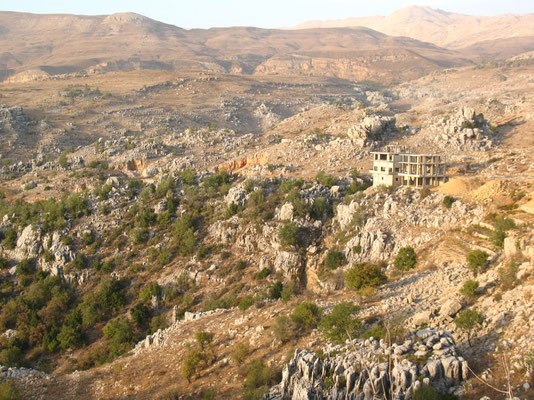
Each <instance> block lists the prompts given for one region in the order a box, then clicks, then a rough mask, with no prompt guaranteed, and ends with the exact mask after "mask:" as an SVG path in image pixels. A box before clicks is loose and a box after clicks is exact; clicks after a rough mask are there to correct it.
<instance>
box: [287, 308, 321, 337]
mask: <svg viewBox="0 0 534 400" xmlns="http://www.w3.org/2000/svg"><path fill="white" fill-rule="evenodd" d="M322 314H323V310H322V309H321V308H319V307H318V306H317V304H315V303H311V302H308V301H305V302H302V303H300V304H299V305H298V306H297V307H295V309H294V310H293V313H292V314H291V320H292V321H293V322H294V323H295V325H296V327H297V329H300V330H302V331H303V332H307V331H309V330H311V329H313V328H315V327H316V326H317V323H318V322H319V320H320V319H321V316H322Z"/></svg>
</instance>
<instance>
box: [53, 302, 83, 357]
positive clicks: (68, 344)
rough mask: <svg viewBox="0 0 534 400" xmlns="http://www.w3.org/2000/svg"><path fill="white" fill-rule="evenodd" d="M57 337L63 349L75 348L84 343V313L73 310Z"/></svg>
mask: <svg viewBox="0 0 534 400" xmlns="http://www.w3.org/2000/svg"><path fill="white" fill-rule="evenodd" d="M57 339H58V341H59V345H60V346H61V348H63V349H75V348H78V347H81V346H82V345H83V344H84V341H85V340H84V339H85V337H84V333H83V329H82V313H81V312H80V311H79V310H76V311H74V312H72V313H71V314H70V315H69V316H68V318H67V319H66V321H65V323H64V324H63V326H62V327H61V331H60V332H59V334H58V335H57Z"/></svg>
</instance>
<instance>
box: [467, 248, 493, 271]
mask: <svg viewBox="0 0 534 400" xmlns="http://www.w3.org/2000/svg"><path fill="white" fill-rule="evenodd" d="M465 259H466V261H467V266H468V267H469V268H470V269H471V270H472V271H473V273H474V274H475V275H477V274H478V273H479V272H481V271H482V267H483V266H484V265H486V263H487V261H488V253H486V252H485V251H482V250H473V251H470V252H469V253H467V254H466V255H465Z"/></svg>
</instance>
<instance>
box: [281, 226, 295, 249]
mask: <svg viewBox="0 0 534 400" xmlns="http://www.w3.org/2000/svg"><path fill="white" fill-rule="evenodd" d="M298 234H299V227H298V226H297V225H296V224H295V223H294V222H287V223H286V224H285V225H284V226H282V227H281V228H280V231H279V232H278V239H279V240H280V243H281V244H282V246H296V245H297V244H298Z"/></svg>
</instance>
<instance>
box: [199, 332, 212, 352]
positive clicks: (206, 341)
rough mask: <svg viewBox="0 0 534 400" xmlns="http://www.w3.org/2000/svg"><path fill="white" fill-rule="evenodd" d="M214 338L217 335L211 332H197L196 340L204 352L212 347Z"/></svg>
mask: <svg viewBox="0 0 534 400" xmlns="http://www.w3.org/2000/svg"><path fill="white" fill-rule="evenodd" d="M214 337H215V335H214V334H213V333H211V332H206V331H200V332H195V340H196V342H197V344H198V345H199V346H200V348H201V349H202V350H206V349H207V348H208V347H211V345H212V343H213V338H214Z"/></svg>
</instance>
